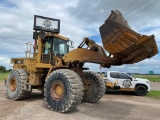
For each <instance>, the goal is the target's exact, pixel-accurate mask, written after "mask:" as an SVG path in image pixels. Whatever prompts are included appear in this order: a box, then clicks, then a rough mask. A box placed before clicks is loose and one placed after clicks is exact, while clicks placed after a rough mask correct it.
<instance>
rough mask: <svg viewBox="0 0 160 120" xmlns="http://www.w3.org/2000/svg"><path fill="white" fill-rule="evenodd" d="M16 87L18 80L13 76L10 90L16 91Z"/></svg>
mask: <svg viewBox="0 0 160 120" xmlns="http://www.w3.org/2000/svg"><path fill="white" fill-rule="evenodd" d="M16 88H17V81H16V79H15V78H12V79H11V80H10V90H11V91H12V92H14V91H15V90H16Z"/></svg>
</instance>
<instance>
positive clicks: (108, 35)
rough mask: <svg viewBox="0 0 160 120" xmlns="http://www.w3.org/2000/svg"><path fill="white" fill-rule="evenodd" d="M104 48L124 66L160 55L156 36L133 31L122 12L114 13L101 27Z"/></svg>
mask: <svg viewBox="0 0 160 120" xmlns="http://www.w3.org/2000/svg"><path fill="white" fill-rule="evenodd" d="M99 29H100V34H101V38H102V42H103V47H104V49H105V50H107V51H108V52H109V53H110V54H112V55H113V57H115V58H116V59H118V60H120V61H121V63H122V64H133V63H136V62H140V61H142V60H144V59H146V58H150V57H152V56H154V55H156V54H157V53H158V49H157V45H156V41H155V39H154V35H151V36H147V35H141V34H138V33H136V32H135V31H133V30H132V29H131V28H130V26H129V25H128V23H127V21H126V20H125V19H124V18H123V16H122V14H121V12H120V11H118V10H115V11H112V12H111V14H110V16H109V17H108V19H107V20H106V21H105V23H104V24H103V25H102V26H100V28H99Z"/></svg>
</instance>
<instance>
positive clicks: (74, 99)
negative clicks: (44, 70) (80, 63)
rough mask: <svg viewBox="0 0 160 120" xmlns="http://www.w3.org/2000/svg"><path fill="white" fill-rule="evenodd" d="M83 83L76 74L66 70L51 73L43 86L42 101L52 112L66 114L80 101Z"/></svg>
mask: <svg viewBox="0 0 160 120" xmlns="http://www.w3.org/2000/svg"><path fill="white" fill-rule="evenodd" d="M83 89H84V88H83V83H82V80H81V78H80V77H79V76H78V74H77V73H75V72H74V71H71V70H68V69H60V70H56V71H53V72H52V73H51V74H50V75H49V76H48V77H47V79H46V83H45V85H44V100H45V102H46V104H47V106H48V108H50V109H51V110H53V111H57V112H62V113H63V112H68V111H71V110H73V109H75V108H76V107H77V106H78V105H79V104H80V103H81V100H82V96H83Z"/></svg>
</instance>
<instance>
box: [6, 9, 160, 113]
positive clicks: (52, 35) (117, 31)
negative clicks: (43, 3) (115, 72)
mask: <svg viewBox="0 0 160 120" xmlns="http://www.w3.org/2000/svg"><path fill="white" fill-rule="evenodd" d="M59 31H60V20H58V19H53V18H47V17H43V16H37V15H35V16H34V32H33V38H34V40H35V42H34V44H32V43H26V44H27V51H26V57H25V58H12V59H11V64H13V70H12V72H11V73H10V75H9V77H8V79H7V80H6V91H7V95H8V98H9V99H11V100H20V99H24V98H27V97H29V95H30V94H31V92H32V89H38V90H40V91H42V92H44V100H45V102H46V104H47V106H48V108H49V109H51V110H53V111H57V112H62V113H63V112H68V111H71V110H73V109H75V108H76V107H77V106H78V105H79V104H80V103H81V101H84V102H89V103H95V102H97V101H99V100H100V99H101V97H102V96H103V94H104V92H105V84H104V81H103V80H102V78H101V77H100V76H99V75H98V74H97V73H96V72H93V71H89V70H88V68H85V67H84V64H85V63H97V64H100V65H101V66H102V67H107V68H109V67H111V66H112V65H122V64H133V63H136V62H139V61H141V60H144V59H145V58H150V57H152V56H154V55H156V54H157V53H158V50H157V45H156V42H155V39H154V36H153V35H151V36H146V35H140V34H138V33H136V32H135V31H133V30H132V29H130V27H129V25H128V24H127V22H126V21H125V20H124V18H123V16H122V14H121V13H120V12H119V11H118V10H115V11H112V13H111V15H110V16H109V18H108V19H107V20H106V21H105V23H104V24H103V25H102V26H101V27H100V33H101V38H102V42H103V47H104V48H103V47H102V46H99V45H97V44H96V43H95V42H94V41H93V40H90V39H89V38H84V39H83V41H82V43H81V44H80V45H79V46H78V47H77V48H76V49H74V50H72V51H69V47H72V46H73V42H72V41H70V40H69V39H68V38H66V37H64V36H61V35H60V34H59ZM85 46H87V47H85ZM32 48H33V50H32ZM106 51H107V52H108V53H109V55H107V54H106Z"/></svg>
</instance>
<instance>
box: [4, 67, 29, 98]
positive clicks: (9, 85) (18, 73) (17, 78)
mask: <svg viewBox="0 0 160 120" xmlns="http://www.w3.org/2000/svg"><path fill="white" fill-rule="evenodd" d="M26 80H27V73H26V71H25V70H23V69H17V70H13V71H12V72H11V73H10V75H9V77H8V79H7V81H6V92H7V95H8V98H9V99H11V100H20V99H24V98H27V97H29V96H30V94H31V91H27V90H24V89H23V85H24V83H26Z"/></svg>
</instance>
